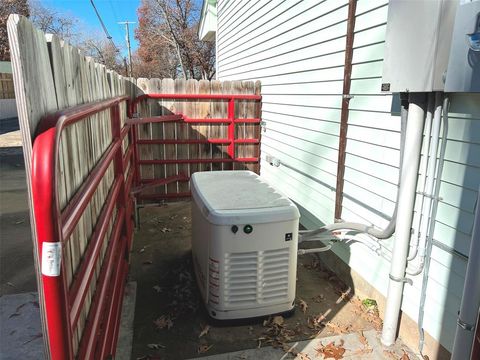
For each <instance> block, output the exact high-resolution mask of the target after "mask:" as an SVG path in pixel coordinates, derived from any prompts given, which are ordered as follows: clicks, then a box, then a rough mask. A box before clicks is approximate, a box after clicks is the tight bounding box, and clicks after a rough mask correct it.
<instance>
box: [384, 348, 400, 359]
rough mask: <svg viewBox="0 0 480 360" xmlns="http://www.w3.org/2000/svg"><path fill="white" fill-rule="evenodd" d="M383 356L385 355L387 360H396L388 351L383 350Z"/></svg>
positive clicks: (393, 354) (391, 352)
mask: <svg viewBox="0 0 480 360" xmlns="http://www.w3.org/2000/svg"><path fill="white" fill-rule="evenodd" d="M383 355H386V357H387V358H388V359H395V360H397V357H396V356H395V353H394V352H393V351H390V350H383Z"/></svg>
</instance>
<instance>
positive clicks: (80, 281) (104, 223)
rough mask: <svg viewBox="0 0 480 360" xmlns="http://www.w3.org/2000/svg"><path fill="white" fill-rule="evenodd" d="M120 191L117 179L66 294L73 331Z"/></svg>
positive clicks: (119, 181)
mask: <svg viewBox="0 0 480 360" xmlns="http://www.w3.org/2000/svg"><path fill="white" fill-rule="evenodd" d="M120 189H121V178H120V177H117V178H116V179H115V182H114V184H113V187H112V190H111V191H110V194H108V198H107V201H106V205H105V206H104V208H103V209H102V212H101V214H100V217H99V219H98V222H97V226H95V230H94V232H93V233H92V236H91V238H90V243H89V246H88V248H87V250H86V251H85V254H84V256H83V261H82V263H80V266H79V268H78V271H77V274H79V276H78V277H76V278H75V279H74V281H73V283H72V285H71V288H70V291H69V292H68V299H69V304H70V307H71V310H70V322H71V324H72V328H73V329H74V328H75V326H76V325H77V321H78V318H79V316H80V314H81V312H82V308H83V303H84V302H85V297H86V295H87V291H88V288H89V287H90V281H91V280H92V277H93V274H94V273H95V269H96V265H97V261H98V258H99V256H100V252H101V249H102V245H103V242H104V241H105V239H106V234H107V232H108V224H109V222H110V220H111V218H112V214H113V209H114V208H115V203H116V201H117V197H118V195H119V193H120Z"/></svg>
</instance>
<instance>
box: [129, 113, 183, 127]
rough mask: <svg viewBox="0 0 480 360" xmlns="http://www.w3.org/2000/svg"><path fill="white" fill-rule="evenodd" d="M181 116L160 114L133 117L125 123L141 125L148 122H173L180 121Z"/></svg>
mask: <svg viewBox="0 0 480 360" xmlns="http://www.w3.org/2000/svg"><path fill="white" fill-rule="evenodd" d="M182 118H183V116H182V115H181V114H179V115H160V116H151V117H143V118H133V119H128V120H127V121H126V124H128V125H141V124H150V123H161V122H175V121H181V120H182Z"/></svg>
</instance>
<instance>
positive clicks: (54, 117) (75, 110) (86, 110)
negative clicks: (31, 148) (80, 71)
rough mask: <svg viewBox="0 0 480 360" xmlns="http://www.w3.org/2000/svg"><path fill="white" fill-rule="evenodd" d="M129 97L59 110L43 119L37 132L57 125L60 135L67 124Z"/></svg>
mask: <svg viewBox="0 0 480 360" xmlns="http://www.w3.org/2000/svg"><path fill="white" fill-rule="evenodd" d="M127 99H128V97H127V96H118V97H115V98H113V99H109V100H102V101H97V102H94V103H87V104H83V105H79V106H75V107H71V108H68V109H64V110H60V111H57V112H55V113H53V114H51V115H48V116H46V117H45V118H43V119H42V121H41V122H40V123H39V124H38V127H37V131H36V134H37V135H38V134H41V133H42V132H44V131H46V130H48V129H50V128H52V127H54V126H56V127H57V133H58V134H57V135H59V133H60V132H61V131H59V130H62V129H63V128H65V127H66V126H68V125H72V124H74V123H76V122H78V121H80V120H83V119H85V118H86V117H89V116H92V115H94V114H96V113H99V112H100V111H103V110H108V109H109V108H111V107H112V106H114V105H116V104H119V103H121V102H123V101H126V100H127Z"/></svg>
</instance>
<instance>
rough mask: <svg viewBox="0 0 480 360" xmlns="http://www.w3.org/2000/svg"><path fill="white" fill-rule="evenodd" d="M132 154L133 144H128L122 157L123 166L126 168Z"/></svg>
mask: <svg viewBox="0 0 480 360" xmlns="http://www.w3.org/2000/svg"><path fill="white" fill-rule="evenodd" d="M132 156H133V146H129V147H128V149H127V151H125V156H124V157H123V168H124V169H125V170H127V169H128V164H130V162H131V160H132Z"/></svg>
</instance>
